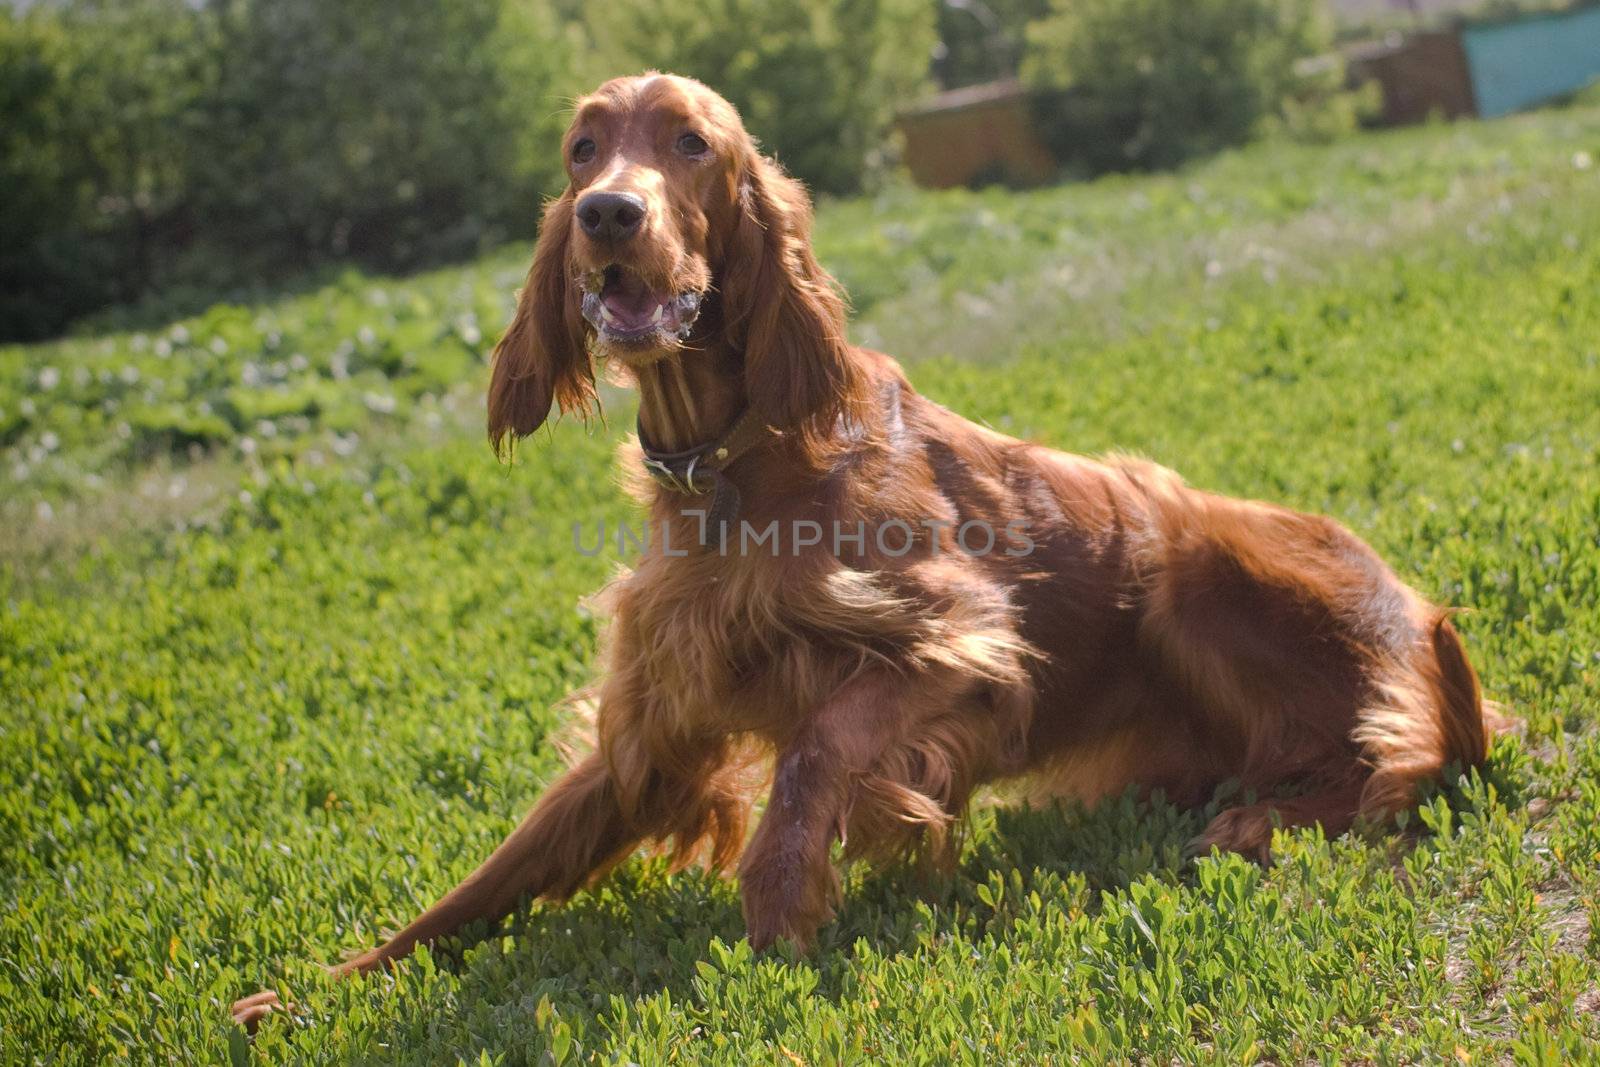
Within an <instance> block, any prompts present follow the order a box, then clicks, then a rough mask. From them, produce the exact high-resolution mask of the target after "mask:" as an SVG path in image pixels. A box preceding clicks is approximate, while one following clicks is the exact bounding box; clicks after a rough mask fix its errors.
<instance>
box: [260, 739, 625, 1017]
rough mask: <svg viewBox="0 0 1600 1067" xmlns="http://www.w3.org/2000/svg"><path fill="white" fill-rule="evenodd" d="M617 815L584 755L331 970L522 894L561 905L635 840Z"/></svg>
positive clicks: (385, 959) (366, 967)
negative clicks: (373, 941)
mask: <svg viewBox="0 0 1600 1067" xmlns="http://www.w3.org/2000/svg"><path fill="white" fill-rule="evenodd" d="M640 836H641V831H640V830H639V829H638V828H637V827H635V826H634V825H632V824H631V823H630V822H629V821H628V820H627V819H626V818H624V816H623V812H622V808H621V806H620V804H619V802H618V790H617V783H616V782H615V781H614V780H613V778H612V776H611V773H610V771H609V770H608V768H607V766H606V763H605V761H604V760H603V759H601V758H600V757H599V756H597V755H595V756H590V757H588V758H587V759H585V760H584V761H583V762H582V763H579V764H578V765H577V766H576V767H573V768H572V770H570V771H568V772H567V773H566V775H564V776H563V777H562V778H561V780H560V781H558V782H557V783H556V784H555V785H553V786H552V787H551V788H550V790H549V792H547V793H546V794H545V795H544V796H543V797H542V798H541V799H540V800H539V803H538V804H537V805H535V806H534V809H533V810H532V811H531V812H529V813H528V815H527V817H526V818H524V819H523V820H522V823H521V825H519V826H518V827H517V828H516V829H515V830H513V831H511V834H510V836H508V837H507V838H506V839H505V841H504V842H502V843H501V845H500V847H499V848H497V849H495V850H494V852H493V853H492V854H491V855H490V856H489V858H488V859H486V860H484V861H483V864H482V865H481V866H479V867H478V869H477V870H475V871H473V872H472V873H471V874H470V875H468V876H467V877H466V879H465V880H463V881H462V882H461V884H460V885H458V886H456V887H455V888H454V889H452V890H450V892H448V893H446V894H445V895H444V896H443V897H442V898H441V899H440V900H439V902H438V903H437V904H435V905H434V906H433V907H431V908H429V909H428V910H427V911H425V912H423V913H422V915H420V916H418V917H417V918H416V919H414V920H413V921H412V922H411V923H410V924H408V925H407V926H406V927H405V929H403V930H401V931H400V932H399V933H397V934H395V935H394V936H393V937H391V938H390V939H389V940H388V941H386V942H384V943H383V944H382V945H380V946H378V947H377V948H374V949H370V950H368V951H367V952H363V953H362V954H361V955H359V956H357V957H355V958H354V959H351V960H348V961H346V962H345V963H342V964H340V965H339V966H337V967H335V968H333V973H334V974H336V975H348V974H362V973H365V972H367V971H371V970H375V969H376V968H378V967H381V966H383V965H384V964H387V963H390V962H392V961H394V960H398V959H401V958H403V957H405V956H408V955H410V954H411V952H412V951H413V950H414V949H415V948H416V947H417V946H418V945H424V944H429V943H431V942H433V941H436V940H437V939H439V938H441V937H444V936H446V935H448V934H451V933H454V932H455V931H457V930H459V929H460V928H461V927H463V926H465V925H467V924H468V923H471V922H473V921H475V920H478V919H498V918H500V917H502V916H504V915H506V914H507V913H508V912H510V911H511V909H512V908H513V907H514V906H515V905H516V902H517V900H518V899H519V898H520V897H521V896H522V895H523V894H525V893H526V894H530V895H533V896H543V897H547V898H555V899H561V898H564V897H567V896H570V895H571V894H572V893H573V892H575V891H576V890H577V889H578V888H580V887H581V886H582V885H584V883H586V882H587V881H588V880H589V878H590V877H591V876H593V875H594V874H595V873H596V872H598V871H600V870H602V869H604V868H605V867H606V866H607V865H608V864H610V863H612V862H614V861H615V860H616V859H617V858H619V857H620V856H621V855H622V854H623V853H625V852H626V851H627V850H628V849H630V848H631V847H632V846H633V845H634V844H635V843H636V842H637V841H638V840H639V838H640ZM282 1008H283V1004H282V1002H281V1001H280V1000H279V997H278V995H277V993H275V992H272V991H264V992H261V993H257V994H255V995H254V996H249V997H245V998H244V999H242V1000H240V1001H238V1002H236V1003H235V1004H234V1006H233V1018H234V1021H235V1022H237V1023H239V1024H240V1025H241V1026H245V1027H247V1028H249V1029H252V1030H253V1029H254V1028H255V1026H256V1024H257V1023H259V1022H260V1021H261V1020H262V1019H263V1018H265V1017H266V1016H268V1015H270V1014H272V1013H273V1012H274V1011H280V1010H282Z"/></svg>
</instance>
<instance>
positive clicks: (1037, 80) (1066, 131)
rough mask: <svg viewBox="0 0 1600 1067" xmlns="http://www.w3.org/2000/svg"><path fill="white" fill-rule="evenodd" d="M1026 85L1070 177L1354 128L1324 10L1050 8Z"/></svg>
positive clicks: (1088, 3) (1257, 0)
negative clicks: (1274, 134)
mask: <svg viewBox="0 0 1600 1067" xmlns="http://www.w3.org/2000/svg"><path fill="white" fill-rule="evenodd" d="M1051 7H1052V11H1051V13H1050V14H1049V15H1047V16H1046V17H1045V18H1043V19H1040V20H1038V21H1036V22H1034V23H1032V24H1031V25H1030V26H1029V28H1028V41H1027V48H1026V55H1025V58H1024V62H1023V76H1024V79H1025V80H1026V81H1028V82H1029V83H1030V85H1031V86H1032V87H1033V88H1034V89H1036V90H1037V91H1038V93H1037V96H1036V100H1037V103H1036V105H1035V114H1036V120H1037V122H1038V124H1039V127H1040V132H1041V134H1042V136H1043V138H1044V140H1045V142H1046V144H1047V145H1048V146H1049V147H1050V149H1051V150H1052V152H1054V153H1055V155H1056V157H1057V158H1058V159H1060V160H1062V161H1063V162H1064V163H1066V164H1067V165H1068V166H1069V167H1071V168H1075V169H1078V170H1083V171H1089V172H1098V171H1105V170H1128V169H1143V168H1153V167H1169V166H1174V165H1176V164H1179V163H1182V162H1183V161H1185V160H1187V159H1192V158H1194V157H1195V156H1199V155H1204V154H1206V153H1208V152H1214V151H1216V150H1218V149H1220V148H1225V147H1227V146H1230V145H1235V144H1240V143H1242V142H1244V141H1247V140H1249V139H1250V138H1252V137H1254V136H1257V135H1260V134H1262V133H1265V132H1269V131H1278V132H1283V133H1286V134H1288V135H1291V136H1295V137H1302V138H1306V137H1309V138H1321V137H1325V136H1328V135H1331V134H1333V133H1336V132H1338V131H1341V130H1345V129H1349V128H1351V127H1353V126H1354V124H1355V105H1354V103H1353V101H1352V100H1351V98H1349V97H1348V96H1347V94H1345V93H1344V91H1343V83H1344V71H1343V66H1342V64H1341V63H1339V62H1338V61H1337V60H1336V59H1333V58H1331V57H1330V53H1331V52H1332V28H1331V24H1330V22H1329V20H1328V15H1327V11H1326V6H1325V5H1324V4H1322V3H1321V2H1319V0H1051Z"/></svg>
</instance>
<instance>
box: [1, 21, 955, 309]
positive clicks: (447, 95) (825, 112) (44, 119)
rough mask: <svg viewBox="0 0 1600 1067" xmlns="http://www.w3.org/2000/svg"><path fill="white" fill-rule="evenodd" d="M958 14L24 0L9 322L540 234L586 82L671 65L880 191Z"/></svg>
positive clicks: (225, 290)
mask: <svg viewBox="0 0 1600 1067" xmlns="http://www.w3.org/2000/svg"><path fill="white" fill-rule="evenodd" d="M934 22H935V10H934V7H933V6H932V5H931V4H930V3H928V2H927V0H844V2H841V3H829V2H826V0H793V2H789V3H783V4H773V3H766V2H763V0H721V2H720V3H719V4H717V5H715V6H713V7H711V8H707V7H705V6H704V5H700V6H697V7H695V8H692V9H691V8H688V7H686V6H684V5H680V4H675V3H672V2H670V0H615V2H613V3H611V4H608V5H604V6H598V5H586V4H578V3H574V2H573V0H455V2H453V3H450V4H438V3H434V2H432V0H341V2H339V3H326V2H324V0H212V2H210V3H204V4H195V3H192V2H190V0H61V2H59V3H52V4H37V5H33V6H31V7H29V8H28V9H27V10H25V11H22V12H20V13H19V12H17V11H14V10H12V9H11V8H9V7H4V6H0V114H4V115H5V117H6V118H5V122H4V124H3V125H0V339H6V338H12V339H18V338H20V339H26V338H33V337H40V336H45V335H47V334H50V333H53V332H57V331H59V330H60V329H62V328H63V327H64V326H65V325H67V324H68V323H70V322H71V321H72V320H73V319H75V318H77V317H79V316H81V315H83V314H84V313H86V312H89V311H92V310H94V309H96V308H100V307H103V306H105V305H107V304H112V303H117V304H127V303H130V302H132V301H136V300H138V299H140V298H141V297H143V296H145V295H146V294H149V293H152V292H155V291H159V292H161V293H162V294H163V300H162V304H161V306H160V307H159V308H156V309H153V315H152V317H166V316H170V314H172V313H175V312H178V311H181V310H186V309H185V308H183V307H182V306H181V305H182V304H183V301H184V299H185V298H184V294H185V293H186V292H187V293H191V294H193V300H192V302H193V303H194V304H195V305H196V306H200V305H203V304H204V303H208V302H210V301H212V300H214V299H216V298H217V297H218V296H221V295H226V294H230V293H234V292H237V291H244V290H248V289H249V288H250V287H251V286H252V285H257V284H259V283H261V282H263V281H267V282H271V281H273V280H277V279H283V278H286V277H289V276H292V275H296V274H302V273H304V272H306V271H308V270H314V269H315V268H317V267H318V266H319V265H323V264H328V263H333V262H338V261H343V260H354V261H356V262H359V263H362V264H364V265H366V266H369V267H373V268H377V269H384V270H406V269H411V268H414V267H417V266H420V265H423V264H426V263H430V262H438V261H441V260H445V259H450V258H456V257H459V256H462V255H467V254H471V253H474V252H477V251H479V250H480V249H482V248H483V247H485V246H487V245H489V244H493V243H496V242H499V241H503V240H505V239H507V238H509V237H513V236H526V235H529V234H531V233H532V232H533V229H534V226H535V223H536V219H537V216H538V207H539V200H540V197H541V195H542V194H549V193H552V192H554V191H555V190H556V189H557V188H558V187H559V184H560V181H561V174H560V160H559V156H558V153H556V152H555V151H553V148H554V146H555V143H556V141H557V139H558V137H559V133H560V130H561V128H562V127H563V126H564V124H565V121H566V115H565V111H566V105H567V102H568V100H569V99H570V98H571V97H572V96H573V95H575V94H577V93H579V92H581V91H583V90H584V89H586V88H588V87H590V86H591V85H593V84H594V83H596V82H598V81H599V80H601V79H602V78H604V77H607V76H609V75H612V74H618V73H628V72H632V71H636V70H639V69H642V68H645V67H652V66H653V67H660V68H662V69H670V70H675V71H678V72H681V73H685V74H691V75H696V76H699V77H701V78H703V79H705V80H706V81H708V82H710V83H712V84H714V85H715V86H717V87H718V88H719V89H721V90H722V91H723V92H725V93H726V94H727V95H728V96H729V98H730V99H732V100H733V101H734V102H735V103H736V104H738V105H739V107H740V108H741V110H742V111H744V113H745V115H746V117H747V120H748V124H749V126H750V128H751V130H752V131H754V132H755V133H756V134H757V135H758V136H759V137H761V138H762V139H763V141H764V143H765V144H766V146H767V147H768V148H769V149H770V150H772V151H775V152H776V153H777V154H778V155H779V156H780V158H782V159H783V160H784V162H785V164H786V165H787V166H788V167H789V169H790V170H792V171H793V172H794V173H796V174H797V175H799V176H800V177H801V178H803V179H805V180H806V181H807V182H808V183H810V184H811V185H812V186H813V187H814V188H815V189H817V190H818V191H822V192H829V193H846V192H851V191H854V190H856V189H859V188H860V187H861V186H862V184H863V182H864V181H866V180H867V178H868V176H869V174H870V173H871V172H872V171H873V170H874V168H875V167H876V166H877V165H878V164H880V163H881V151H882V149H881V146H882V145H883V143H884V140H885V137H884V134H885V131H886V129H887V126H888V123H889V122H890V120H891V119H892V117H893V111H894V108H895V106H896V105H897V104H899V103H902V102H904V101H905V100H907V99H908V98H909V97H910V96H912V95H913V94H915V93H916V92H917V90H918V89H919V88H920V87H921V84H922V82H923V80H924V79H925V77H926V74H927V68H928V58H929V55H930V51H931V49H932V45H933V32H934V31H933V26H934ZM174 301H176V303H174Z"/></svg>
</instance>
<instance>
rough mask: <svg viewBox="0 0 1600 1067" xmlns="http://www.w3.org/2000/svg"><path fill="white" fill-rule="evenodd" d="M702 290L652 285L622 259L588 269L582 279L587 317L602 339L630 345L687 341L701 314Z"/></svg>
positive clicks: (584, 307)
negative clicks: (623, 262) (672, 290)
mask: <svg viewBox="0 0 1600 1067" xmlns="http://www.w3.org/2000/svg"><path fill="white" fill-rule="evenodd" d="M700 300H701V294H700V293H698V292H694V291H692V290H691V291H688V292H682V293H675V292H670V291H668V292H661V291H659V290H656V289H652V288H651V287H650V286H649V285H648V284H647V283H646V282H645V280H644V279H643V278H641V277H639V275H638V274H635V273H634V272H633V271H631V270H629V269H628V268H626V267H623V266H621V265H619V264H616V263H613V264H611V266H609V267H606V268H605V269H604V270H596V271H590V272H589V273H588V274H587V275H586V276H585V277H584V279H583V317H584V318H586V319H588V320H589V325H591V326H593V327H594V329H595V332H596V333H597V334H598V335H599V336H600V338H601V340H603V341H606V342H609V343H615V344H622V345H628V346H636V347H644V346H647V345H666V344H676V343H678V342H680V341H684V340H687V339H688V337H689V330H690V328H691V327H692V326H694V320H695V319H696V318H697V317H698V316H699V314H700Z"/></svg>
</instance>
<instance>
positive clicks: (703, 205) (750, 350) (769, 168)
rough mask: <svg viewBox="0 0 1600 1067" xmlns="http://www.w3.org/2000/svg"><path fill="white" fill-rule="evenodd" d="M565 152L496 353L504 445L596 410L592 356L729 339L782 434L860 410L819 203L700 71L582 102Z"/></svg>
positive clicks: (632, 363) (647, 78)
mask: <svg viewBox="0 0 1600 1067" xmlns="http://www.w3.org/2000/svg"><path fill="white" fill-rule="evenodd" d="M562 153H563V155H564V157H565V160H566V170H567V179H568V184H567V188H566V190H565V191H563V192H562V194H561V195H560V196H559V197H558V198H556V199H555V200H554V201H552V202H551V203H550V204H549V206H548V207H547V208H546V209H545V215H544V223H543V227H542V229H541V231H540V237H539V244H538V248H537V250H536V251H535V253H534V259H533V267H532V269H531V270H530V271H529V272H528V281H527V285H526V286H525V287H524V288H523V290H522V294H521V297H520V298H519V301H518V305H517V311H516V315H515V317H514V318H513V320H512V322H511V325H510V326H509V327H508V328H507V330H506V333H505V336H504V337H503V338H502V339H501V341H500V344H499V346H498V347H497V348H496V349H495V360H494V371H493V376H492V380H491V382H490V387H489V438H490V440H491V441H492V442H493V443H494V444H495V447H496V448H497V449H502V450H503V449H504V447H505V446H506V445H507V444H508V443H509V442H510V441H513V440H515V439H516V438H517V437H521V436H523V435H525V434H529V433H532V432H533V431H534V430H536V429H538V428H539V426H540V425H542V424H543V423H544V421H545V419H546V418H547V417H548V415H549V412H550V408H551V406H552V404H553V403H554V404H556V405H558V406H559V407H560V408H561V410H562V411H577V412H584V413H587V412H588V411H589V410H590V409H591V408H592V407H593V406H594V404H595V403H596V398H595V391H594V364H593V357H595V356H599V357H602V358H611V359H615V360H618V361H620V362H621V363H623V364H624V365H626V366H628V367H630V368H633V369H638V368H640V367H643V366H647V365H649V364H651V363H653V362H655V361H657V360H662V359H693V358H696V355H697V353H698V352H700V351H701V350H704V349H707V348H710V347H712V346H714V345H715V346H726V347H727V348H729V349H730V350H732V351H733V352H735V353H737V354H738V355H739V356H740V357H741V366H742V371H741V373H742V375H743V387H744V390H745V394H746V397H747V399H748V402H749V403H750V404H752V405H754V406H755V407H756V408H757V410H759V411H760V412H761V414H762V415H763V416H764V417H765V418H766V419H767V421H768V422H769V423H771V424H772V425H774V426H777V427H780V428H787V427H802V426H805V425H807V424H809V423H810V422H813V421H815V420H816V419H818V418H819V417H826V418H829V419H831V418H832V417H833V415H834V414H836V413H837V411H838V410H841V409H842V407H843V406H845V405H848V404H849V403H851V402H852V398H853V397H854V396H855V395H856V393H857V392H858V383H857V382H856V381H855V371H854V367H853V365H852V363H851V361H850V358H849V352H848V348H847V345H846V343H845V314H844V304H843V301H842V299H841V298H840V296H839V294H838V292H837V291H836V289H835V287H834V284H833V280H832V279H831V278H830V277H829V276H828V275H827V273H826V272H824V271H823V269H822V268H821V267H820V266H819V265H818V264H817V261H816V258H815V257H814V256H813V255H812V252H811V247H810V233H811V204H810V201H809V199H808V198H807V196H806V193H805V189H804V188H803V187H802V186H801V185H800V184H799V183H798V182H796V181H794V180H793V179H792V178H789V177H788V176H787V175H785V174H784V173H783V171H782V170H781V169H780V168H779V167H778V166H777V164H776V163H774V162H772V161H771V160H769V159H766V158H764V157H763V156H762V155H761V154H760V152H759V151H757V149H756V145H755V142H754V141H753V140H752V139H751V137H750V135H749V134H748V133H746V132H745V129H744V125H743V124H742V123H741V122H740V120H739V114H738V112H737V111H736V110H734V108H733V105H731V104H729V103H728V102H727V101H726V100H724V99H723V98H722V97H720V96H718V95H717V94H716V93H715V92H712V91H711V90H710V89H708V88H706V87H705V86H704V85H702V84H700V83H699V82H696V81H693V80H690V79H688V78H680V77H675V76H673V75H665V74H644V75H640V76H637V77H630V78H618V79H616V80H614V81H610V82H607V83H606V84H604V85H602V86H601V87H600V88H599V89H598V90H596V91H595V92H594V93H592V94H590V95H589V96H586V97H584V98H583V99H581V100H579V101H578V104H577V108H576V112H575V114H574V116H573V120H572V125H571V127H570V128H569V129H568V130H567V134H566V138H565V139H564V141H563V144H562Z"/></svg>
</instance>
